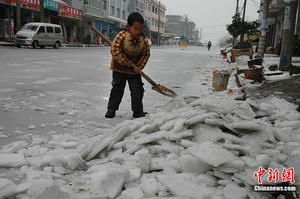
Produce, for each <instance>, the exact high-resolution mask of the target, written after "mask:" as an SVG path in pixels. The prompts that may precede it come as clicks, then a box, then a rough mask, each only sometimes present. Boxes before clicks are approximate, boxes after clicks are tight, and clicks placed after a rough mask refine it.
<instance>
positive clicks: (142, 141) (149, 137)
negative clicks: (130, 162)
mask: <svg viewBox="0 0 300 199" xmlns="http://www.w3.org/2000/svg"><path fill="white" fill-rule="evenodd" d="M165 134H166V131H158V132H155V133H152V134H149V135H146V136H144V137H141V138H139V139H137V140H136V143H137V144H147V143H151V142H154V141H157V140H160V139H162V138H163V137H164V136H165Z"/></svg>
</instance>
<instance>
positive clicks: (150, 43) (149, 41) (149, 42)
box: [148, 39, 152, 47]
mask: <svg viewBox="0 0 300 199" xmlns="http://www.w3.org/2000/svg"><path fill="white" fill-rule="evenodd" d="M148 44H149V46H150V47H151V45H152V42H151V40H150V39H148Z"/></svg>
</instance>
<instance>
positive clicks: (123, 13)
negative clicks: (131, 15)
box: [122, 10, 126, 20]
mask: <svg viewBox="0 0 300 199" xmlns="http://www.w3.org/2000/svg"><path fill="white" fill-rule="evenodd" d="M125 15H126V12H125V10H123V11H122V19H124V20H125V19H126V16H125Z"/></svg>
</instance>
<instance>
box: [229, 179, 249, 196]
mask: <svg viewBox="0 0 300 199" xmlns="http://www.w3.org/2000/svg"><path fill="white" fill-rule="evenodd" d="M224 196H225V198H226V199H246V198H247V196H248V192H247V191H246V190H245V189H243V188H241V187H239V186H238V185H236V184H232V183H230V184H227V185H226V186H225V188H224Z"/></svg>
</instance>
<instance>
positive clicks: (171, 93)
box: [152, 84, 177, 97]
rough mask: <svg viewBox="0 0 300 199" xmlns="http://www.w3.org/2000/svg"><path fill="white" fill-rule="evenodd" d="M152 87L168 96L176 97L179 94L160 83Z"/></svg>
mask: <svg viewBox="0 0 300 199" xmlns="http://www.w3.org/2000/svg"><path fill="white" fill-rule="evenodd" d="M152 89H153V90H155V91H156V92H158V93H160V94H163V95H165V96H168V97H176V96H177V94H176V93H175V92H174V91H172V90H171V89H168V88H166V87H164V86H162V85H160V84H158V85H156V86H153V87H152Z"/></svg>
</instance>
